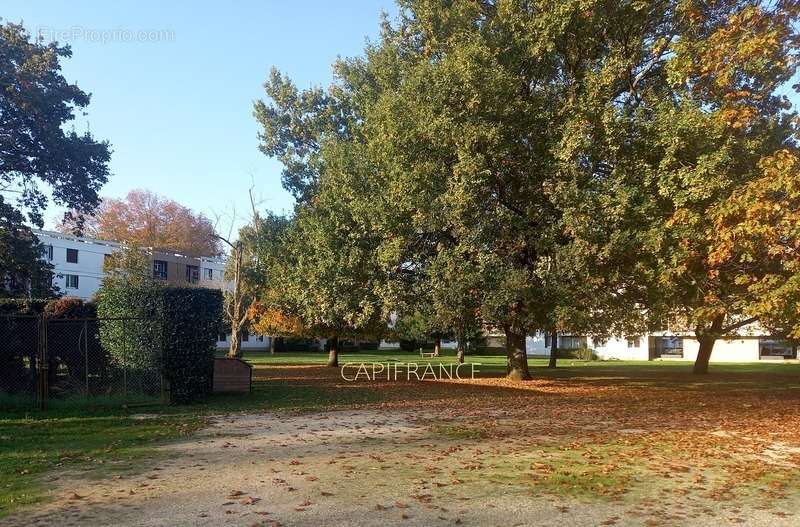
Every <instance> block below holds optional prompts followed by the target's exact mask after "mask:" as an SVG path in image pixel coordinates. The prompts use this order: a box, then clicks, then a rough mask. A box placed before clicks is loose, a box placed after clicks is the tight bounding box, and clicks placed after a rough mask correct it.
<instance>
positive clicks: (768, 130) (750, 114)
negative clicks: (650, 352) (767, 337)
mask: <svg viewBox="0 0 800 527" xmlns="http://www.w3.org/2000/svg"><path fill="white" fill-rule="evenodd" d="M798 5H799V4H798V3H797V2H795V1H779V2H753V1H747V2H741V1H739V2H732V1H717V2H705V3H702V4H698V3H696V2H670V3H664V4H663V6H662V7H660V8H659V9H656V10H655V11H651V10H644V11H642V10H640V13H639V14H637V12H636V10H634V11H633V12H632V13H631V14H630V16H628V17H626V18H622V17H620V18H619V20H621V21H624V23H621V24H620V26H619V28H618V31H621V32H622V33H621V35H622V36H625V37H626V38H629V35H630V27H631V25H632V24H634V23H635V21H636V20H637V19H641V20H642V21H646V22H648V23H647V24H646V25H642V27H643V28H647V27H655V28H658V29H657V32H656V33H652V32H651V31H645V32H643V33H641V35H642V37H641V38H640V39H638V40H637V41H638V42H641V43H643V44H647V43H652V44H651V45H650V48H651V50H655V51H657V53H655V52H654V51H650V52H647V53H644V54H643V55H642V56H643V57H644V62H642V65H641V66H639V67H638V68H627V67H626V68H621V69H618V71H622V72H623V74H622V75H621V77H620V79H621V81H622V84H619V83H617V82H615V81H614V79H615V76H613V75H611V73H613V72H607V73H605V74H604V75H601V76H598V75H595V76H594V77H593V78H592V79H591V81H592V85H593V86H594V88H593V90H592V91H591V92H589V93H588V94H587V97H583V98H582V99H581V100H579V106H580V108H581V110H580V111H576V118H575V119H573V124H572V129H573V134H572V136H573V139H572V140H571V142H570V143H569V144H566V146H567V148H565V149H564V150H563V152H564V156H565V157H567V158H568V159H572V160H574V162H575V166H576V167H578V169H579V170H582V171H583V172H584V174H585V177H586V179H587V180H588V181H589V184H588V185H586V186H585V187H584V188H582V189H575V192H574V196H575V199H574V200H573V203H576V205H575V206H572V207H569V209H570V211H569V219H570V228H571V229H573V230H574V231H575V232H579V233H580V237H582V238H583V239H586V240H594V241H595V242H597V241H598V240H599V244H598V245H599V246H601V247H602V252H604V253H607V254H615V255H616V257H615V259H612V260H611V261H612V262H615V263H618V262H626V261H627V264H626V265H625V266H623V268H622V272H623V274H625V275H627V281H626V283H628V284H633V285H634V287H638V288H639V289H640V290H641V291H643V292H644V293H645V294H644V295H642V303H641V305H642V306H644V307H645V308H646V309H647V311H648V314H649V315H650V316H651V317H652V318H653V319H654V321H658V320H660V321H661V322H662V326H663V322H664V321H665V320H671V321H673V325H672V329H675V330H678V331H691V332H693V333H694V334H695V336H696V337H697V339H698V341H699V343H700V351H699V354H698V357H697V362H696V364H695V372H697V373H704V372H706V371H707V369H708V361H709V358H710V355H711V352H712V350H713V346H714V342H715V341H716V340H717V339H719V338H720V337H722V336H724V335H728V334H731V333H732V332H735V331H736V330H738V329H739V328H742V327H744V326H745V325H747V324H749V323H753V322H758V321H761V322H764V323H767V324H768V326H770V325H771V326H772V327H774V328H775V327H779V326H784V327H786V326H791V325H792V322H791V320H790V319H787V317H788V316H789V315H791V313H790V311H791V310H787V309H782V308H781V307H780V302H777V299H778V298H781V299H783V300H782V301H783V302H785V301H786V299H788V298H791V297H792V295H793V294H795V293H793V292H792V287H796V284H797V281H796V266H795V265H796V264H795V263H794V261H795V258H796V257H795V256H794V254H793V252H792V250H789V249H788V248H790V247H792V246H795V245H796V244H797V238H796V234H797V232H796V231H793V230H792V229H782V228H781V227H780V225H786V224H787V223H791V214H792V203H793V200H794V198H793V197H792V192H793V190H792V188H793V186H792V185H791V184H789V185H788V186H787V187H786V189H785V190H784V189H777V188H776V187H774V181H772V182H770V181H769V179H770V178H775V177H780V176H782V179H783V181H784V182H786V183H791V182H790V181H789V180H792V179H794V178H797V172H796V168H797V166H796V164H795V163H794V161H793V159H794V158H796V156H797V128H796V114H795V113H793V112H791V111H790V110H791V105H790V104H789V101H788V100H787V99H786V97H785V96H781V95H779V94H778V91H777V89H778V88H779V87H780V86H782V85H783V84H785V83H786V82H787V81H789V79H791V78H792V76H793V75H794V74H795V72H796V68H797V52H798V44H800V40H799V39H798V34H797V32H796V30H795V27H796V23H797V17H798V9H799V7H798ZM629 41H630V40H628V42H629ZM620 46H622V41H619V40H618V41H617V46H615V47H617V48H619V47H620ZM610 65H611V66H613V65H614V64H613V63H611V64H610ZM615 67H616V68H619V66H615ZM643 68H644V69H643ZM604 81H605V82H604ZM617 86H619V87H617ZM595 167H605V168H603V169H602V170H598V169H597V168H595ZM793 170H794V173H793V174H792V171H793ZM790 174H791V175H790ZM756 188H759V189H763V190H761V191H755V190H754V189H756ZM768 189H771V190H768ZM765 206H774V207H775V209H774V210H775V213H774V214H773V215H771V216H765V215H764V214H763V207H765ZM748 209H749V211H748ZM759 210H761V211H762V212H759ZM748 216H750V217H749V218H748ZM763 220H769V221H774V222H776V223H775V224H774V230H773V234H772V238H771V240H770V239H769V235H767V233H766V232H764V230H763V229H764V228H765V227H766V224H765V223H764V221H763ZM759 229H761V230H759ZM767 230H769V229H767ZM778 230H780V233H781V234H780V235H781V236H784V238H783V239H782V240H780V241H779V240H778V239H777V238H776V237H775V235H777V231H778ZM597 232H601V233H604V235H603V236H600V237H597V236H596V234H595V233H597ZM761 234H765V235H767V236H765V237H763V238H761V241H758V236H760V235H761ZM751 236H752V238H751ZM748 238H751V239H748ZM779 247H783V248H784V250H779ZM625 254H628V255H635V258H633V259H630V260H627V259H626V257H625V256H624V255H625ZM795 298H796V297H795ZM770 299H771V300H770ZM770 302H773V303H772V304H770ZM775 302H777V303H775ZM792 316H793V317H795V319H794V320H796V313H795V314H794V315H792ZM775 318H778V319H781V321H780V322H778V321H777V320H775ZM770 319H771V320H772V321H771V322H768V321H769V320H770ZM768 326H767V327H768Z"/></svg>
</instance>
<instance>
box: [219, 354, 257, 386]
mask: <svg viewBox="0 0 800 527" xmlns="http://www.w3.org/2000/svg"><path fill="white" fill-rule="evenodd" d="M252 384H253V367H252V366H250V365H249V364H248V363H246V362H245V361H243V360H241V359H228V358H217V359H214V393H247V392H249V391H250V388H251V386H252Z"/></svg>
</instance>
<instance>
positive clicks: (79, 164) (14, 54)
mask: <svg viewBox="0 0 800 527" xmlns="http://www.w3.org/2000/svg"><path fill="white" fill-rule="evenodd" d="M71 55H72V51H71V50H70V48H69V46H59V44H58V43H56V42H52V43H44V41H43V40H39V39H35V38H33V39H32V38H31V36H30V35H29V34H28V33H27V31H25V29H24V27H23V26H22V25H20V24H13V23H6V24H2V25H0V72H2V76H3V79H2V85H3V89H2V90H1V91H0V115H2V119H0V152H3V159H2V164H0V187H2V188H4V189H9V188H14V189H19V190H20V191H21V192H19V194H18V195H19V199H18V205H19V206H20V207H22V208H25V209H27V210H28V219H29V220H30V221H31V223H33V224H35V225H38V226H40V227H41V226H42V224H43V217H42V211H43V209H44V207H45V205H46V203H47V200H48V194H46V193H44V192H43V190H41V189H40V188H38V186H37V183H36V182H37V180H38V181H39V182H41V183H44V184H45V185H47V186H49V189H50V191H49V195H50V199H52V201H53V202H54V203H56V204H57V205H64V206H66V207H67V208H69V209H72V210H74V211H76V212H77V214H78V215H79V216H81V215H84V214H87V213H90V212H91V211H92V210H93V209H94V208H95V207H96V206H97V204H98V202H99V197H98V195H97V192H98V190H99V189H100V187H101V186H102V185H103V184H104V183H105V182H106V180H107V179H108V162H109V159H110V155H111V154H110V149H109V145H108V143H106V142H98V141H95V139H94V138H93V137H92V136H91V134H90V133H89V132H86V133H84V134H80V135H79V134H78V133H77V132H75V131H74V130H72V131H69V130H70V126H69V125H70V123H71V122H72V121H73V120H74V119H75V114H76V113H78V112H81V111H82V110H83V109H84V108H86V107H87V106H88V105H89V95H88V94H87V93H85V92H83V91H82V90H81V89H79V88H78V86H77V85H76V84H70V83H68V82H67V80H66V79H65V78H64V77H63V75H62V74H61V63H60V61H61V60H62V59H65V58H69V57H70V56H71ZM1 205H2V201H0V206H1ZM3 215H5V212H4V213H3Z"/></svg>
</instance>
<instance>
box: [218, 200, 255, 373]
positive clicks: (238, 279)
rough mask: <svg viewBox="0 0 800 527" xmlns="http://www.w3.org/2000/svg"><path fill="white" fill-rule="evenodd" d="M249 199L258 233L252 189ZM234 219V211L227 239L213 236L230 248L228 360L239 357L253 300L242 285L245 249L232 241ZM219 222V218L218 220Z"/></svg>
mask: <svg viewBox="0 0 800 527" xmlns="http://www.w3.org/2000/svg"><path fill="white" fill-rule="evenodd" d="M248 195H249V198H250V208H251V210H252V214H253V217H252V225H253V228H254V229H255V230H256V232H258V230H259V229H260V226H261V217H260V216H259V214H258V208H257V205H256V201H255V199H254V198H253V187H252V186H251V187H250V189H249V190H248ZM235 219H236V209H234V211H233V220H232V221H231V226H230V228H229V229H228V235H227V237H225V236H221V235H219V234H215V235H214V236H215V237H216V238H217V239H218V240H220V241H221V242H223V243H224V244H225V245H227V246H228V247H230V251H231V254H230V260H229V267H228V270H226V274H228V272H230V274H229V275H228V278H229V279H230V281H231V286H230V288H225V291H224V295H225V316H226V317H227V318H228V321H229V322H230V326H231V344H230V348H229V349H228V357H229V358H233V359H235V358H238V357H240V356H241V354H242V353H241V349H240V344H241V334H242V330H243V328H244V327H245V323H246V322H247V311H248V309H249V307H250V304H252V302H253V299H252V298H251V297H250V296H251V295H249V294H247V290H246V287H245V284H244V283H243V268H244V252H245V247H244V244H243V243H242V240H241V239H238V238H237V239H235V240H234V239H233V230H234V223H235ZM218 221H219V218H218Z"/></svg>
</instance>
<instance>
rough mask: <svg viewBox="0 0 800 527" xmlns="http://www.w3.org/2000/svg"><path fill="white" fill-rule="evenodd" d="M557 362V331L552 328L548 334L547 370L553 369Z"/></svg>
mask: <svg viewBox="0 0 800 527" xmlns="http://www.w3.org/2000/svg"><path fill="white" fill-rule="evenodd" d="M557 360H558V331H556V329H555V328H553V331H551V332H550V362H549V363H548V364H547V367H548V368H555V367H556V361H557Z"/></svg>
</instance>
